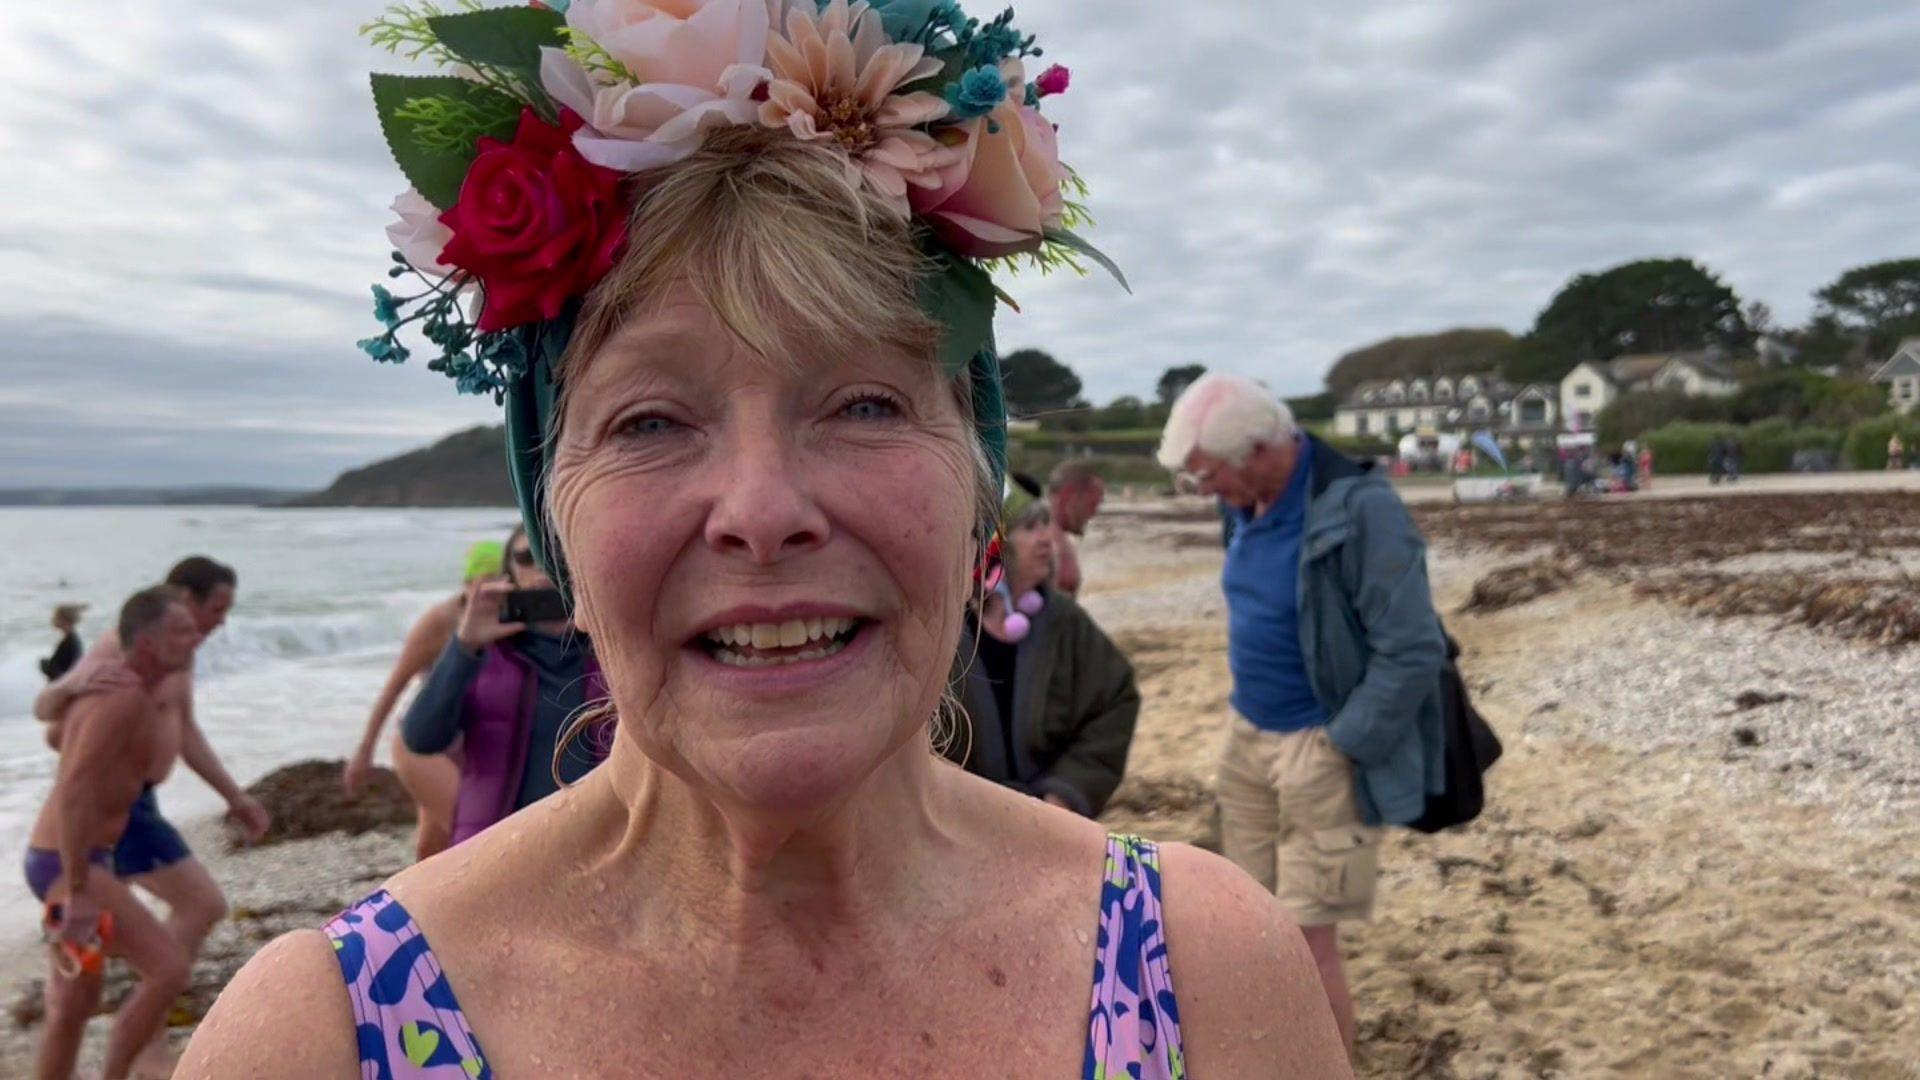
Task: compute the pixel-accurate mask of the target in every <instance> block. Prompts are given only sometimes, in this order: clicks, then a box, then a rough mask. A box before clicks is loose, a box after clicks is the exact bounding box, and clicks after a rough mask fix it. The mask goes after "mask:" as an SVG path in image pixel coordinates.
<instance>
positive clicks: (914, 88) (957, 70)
mask: <svg viewBox="0 0 1920 1080" xmlns="http://www.w3.org/2000/svg"><path fill="white" fill-rule="evenodd" d="M927 55H929V56H931V57H933V58H934V59H935V60H938V61H940V70H939V71H936V72H934V73H933V74H931V75H929V76H927V77H926V78H924V79H916V80H914V81H913V82H910V83H907V84H906V85H905V86H902V87H900V88H899V89H898V90H896V91H894V92H895V93H898V94H911V93H915V92H918V91H925V92H926V93H929V94H936V95H937V94H942V93H945V92H946V89H947V84H948V83H950V82H952V81H954V80H955V79H958V78H959V77H960V76H962V75H964V74H966V71H967V50H965V49H962V48H960V47H959V46H958V45H955V46H953V47H951V48H946V49H941V50H939V51H938V52H933V53H928V54H927Z"/></svg>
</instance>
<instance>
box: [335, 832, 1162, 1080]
mask: <svg viewBox="0 0 1920 1080" xmlns="http://www.w3.org/2000/svg"><path fill="white" fill-rule="evenodd" d="M326 933H327V936H328V937H329V938H331V939H333V949H334V954H335V955H336V956H338V957H339V959H340V973H341V975H342V976H343V977H344V978H345V979H346V982H347V994H348V996H349V997H350V998H352V1000H353V1017H354V1024H355V1026H356V1031H355V1035H356V1037H357V1039H358V1041H359V1045H360V1075H361V1077H362V1078H363V1080H443V1078H444V1080H462V1078H465V1080H481V1078H482V1077H491V1076H493V1070H492V1068H491V1067H490V1066H488V1064H487V1059H486V1055H485V1054H483V1053H481V1050H480V1042H479V1040H477V1039H476V1038H474V1034H473V1029H472V1028H470V1027H468V1026H467V1018H466V1016H465V1015H464V1014H463V1013H462V1012H461V1011H460V1003H459V1002H458V1001H456V1000H454V996H453V987H452V986H451V985H449V984H448V982H447V975H446V972H444V971H442V970H441V968H440V963H439V961H438V960H436V959H435V958H434V955H433V950H432V949H430V948H428V947H427V939H426V938H425V937H423V936H421V934H420V928H419V927H417V926H415V925H414V923H413V917H412V916H410V915H408V914H407V911H406V909H405V908H403V907H401V906H400V903H399V901H397V900H395V899H394V898H393V897H392V896H389V895H388V894H387V892H386V891H385V890H381V891H380V892H376V893H374V894H373V895H372V896H369V897H367V898H366V899H365V900H362V901H360V902H359V903H358V904H355V905H354V906H352V907H351V908H348V909H347V910H346V911H345V912H343V913H341V915H340V916H339V917H338V918H336V919H334V920H333V921H332V922H330V923H328V924H327V927H326ZM1080 1075H1081V1076H1082V1077H1083V1078H1084V1080H1119V1078H1121V1077H1130V1078H1137V1080H1184V1078H1185V1077H1186V1075H1187V1065H1186V1058H1185V1057H1184V1055H1183V1053H1182V1049H1181V1045H1180V1012H1179V1009H1178V1007H1177V1006H1176V1005H1175V1004H1174V1000H1173V977H1172V974H1171V972H1170V970H1169V968H1168V965H1167V939H1166V931H1165V928H1164V927H1163V926H1162V924H1161V921H1160V852H1159V850H1158V849H1157V848H1156V847H1155V846H1154V845H1153V844H1152V843H1151V842H1149V841H1146V840H1141V839H1140V838H1138V837H1132V836H1119V835H1113V836H1109V837H1107V865H1106V874H1105V876H1104V877H1103V878H1102V879H1101V884H1100V936H1099V946H1098V949H1097V951H1096V953H1095V955H1094V963H1093V1006H1092V1009H1091V1010H1090V1012H1089V1014H1088V1017H1087V1046H1086V1054H1085V1057H1084V1059H1083V1063H1082V1065H1081V1068H1080Z"/></svg>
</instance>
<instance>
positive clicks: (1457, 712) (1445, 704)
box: [1407, 634, 1501, 833]
mask: <svg viewBox="0 0 1920 1080" xmlns="http://www.w3.org/2000/svg"><path fill="white" fill-rule="evenodd" d="M1459 656H1460V646H1459V645H1458V644H1456V643H1455V642H1454V640H1453V636H1452V635H1451V634H1449V635H1447V662H1446V665H1445V666H1444V667H1442V668H1441V669H1440V736H1441V738H1442V739H1444V740H1445V742H1446V749H1445V751H1444V753H1443V755H1442V758H1441V769H1442V770H1443V771H1444V773H1445V780H1446V790H1445V791H1444V792H1442V793H1441V794H1439V795H1429V796H1427V810H1426V813H1424V814H1421V815H1420V816H1419V817H1418V818H1415V819H1414V820H1413V821H1410V822H1408V823H1407V828H1409V829H1417V830H1419V831H1420V832H1424V833H1436V832H1439V831H1440V830H1442V829H1450V828H1452V827H1453V826H1455V825H1465V824H1466V823H1467V822H1469V821H1472V820H1473V819H1474V818H1477V817H1479V816H1480V810H1481V808H1482V807H1483V806H1485V805H1486V801H1487V789H1486V787H1485V785H1484V784H1482V783H1481V780H1480V776H1481V774H1482V773H1484V772H1486V771H1487V770H1488V769H1490V768H1492V767H1493V763H1494V762H1496V761H1499V760H1500V749H1501V748H1500V739H1499V737H1498V736H1496V735H1495V734H1494V733H1493V728H1491V727H1488V726H1487V721H1486V719H1485V718H1484V717H1482V716H1481V715H1480V713H1479V712H1478V711H1477V710H1475V709H1474V707H1473V701H1472V699H1471V698H1469V697H1467V684H1466V680H1464V679H1462V678H1461V677H1460V665H1459V664H1458V663H1457V661H1458V658H1459Z"/></svg>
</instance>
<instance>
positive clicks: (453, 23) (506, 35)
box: [427, 6, 566, 87]
mask: <svg viewBox="0 0 1920 1080" xmlns="http://www.w3.org/2000/svg"><path fill="white" fill-rule="evenodd" d="M565 25H566V18H565V16H563V15H561V14H560V13H559V12H557V11H550V10H547V9H544V8H536V7H525V6H523V7H505V8H488V9H486V10H484V11H467V12H461V13H459V14H457V15H436V16H434V17H433V18H431V19H428V20H427V26H428V27H429V28H431V29H432V30H433V36H434V37H436V38H438V39H440V44H442V45H444V46H446V48H447V51H448V52H450V53H452V54H453V55H455V56H457V57H459V58H460V59H462V60H465V61H466V62H467V63H469V64H472V65H474V66H475V67H481V68H494V69H497V70H499V71H502V72H505V73H507V74H509V75H512V76H514V77H515V78H518V79H519V80H520V81H522V82H524V83H526V84H527V85H529V86H536V87H537V86H539V85H540V48H541V46H543V45H544V46H550V47H552V48H555V49H558V48H560V47H562V46H564V45H565V44H566V38H565V36H564V35H563V34H562V33H561V29H562V27H564V26H565Z"/></svg>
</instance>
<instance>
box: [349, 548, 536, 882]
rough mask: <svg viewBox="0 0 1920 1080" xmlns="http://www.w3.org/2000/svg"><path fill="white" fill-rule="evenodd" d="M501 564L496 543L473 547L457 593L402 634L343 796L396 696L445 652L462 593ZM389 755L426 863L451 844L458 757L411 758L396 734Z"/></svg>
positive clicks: (368, 771)
mask: <svg viewBox="0 0 1920 1080" xmlns="http://www.w3.org/2000/svg"><path fill="white" fill-rule="evenodd" d="M506 559H507V549H506V548H505V547H503V546H501V543H500V541H498V540H480V541H477V542H475V543H474V544H473V546H471V547H469V548H468V549H467V556H466V562H465V564H464V566H463V567H462V573H461V577H460V581H461V587H460V591H459V592H457V593H454V594H453V595H452V596H449V597H447V598H446V599H445V600H442V601H440V602H439V603H437V604H435V605H433V606H432V607H430V608H428V609H427V610H426V611H424V612H422V613H421V615H420V617H419V618H418V619H416V620H414V623H413V629H411V630H409V631H407V637H406V640H405V641H403V642H402V643H401V645H400V657H399V659H397V660H396V661H394V665H393V671H392V672H391V673H390V674H389V675H388V676H387V681H386V685H384V686H382V687H381V688H380V696H379V697H378V698H376V699H375V700H374V703H373V709H372V711H371V712H369V713H368V715H367V723H366V728H365V730H364V731H363V732H362V733H361V736H360V743H359V745H358V746H357V747H356V748H355V749H354V752H353V756H352V757H350V758H348V759H347V763H346V766H345V767H344V768H342V769H341V772H340V782H341V785H342V786H343V787H345V788H346V790H347V794H349V795H351V794H353V793H354V792H355V791H357V790H359V788H360V785H362V784H364V783H366V781H367V778H368V777H369V776H371V775H372V774H373V754H374V749H375V748H376V747H378V746H379V744H380V730H381V729H382V728H384V727H386V724H387V717H388V716H390V715H391V714H392V713H393V709H394V706H396V705H398V704H399V703H400V696H401V695H402V694H404V693H406V691H407V687H409V686H411V685H412V684H413V682H414V680H416V679H419V678H422V677H424V676H425V675H426V673H427V672H428V671H430V670H432V668H433V664H434V661H436V660H438V659H439V657H440V654H441V653H442V652H443V651H445V650H446V647H447V642H449V641H452V640H453V632H454V630H455V629H457V628H458V627H459V625H460V613H461V612H463V611H465V610H466V608H467V591H468V590H469V589H471V588H472V587H473V585H474V583H475V582H477V581H480V580H481V579H483V578H497V577H499V576H500V575H501V574H502V573H503V572H504V571H503V567H502V564H503V563H505V562H506ZM391 752H392V754H393V774H394V775H395V776H397V777H399V778H400V786H401V787H403V788H405V789H406V791H407V794H408V795H409V796H411V797H412V798H413V805H414V807H415V808H416V809H417V810H418V812H419V826H418V828H417V829H416V830H415V832H414V840H413V851H414V857H415V858H419V859H430V858H432V857H433V856H435V855H438V854H439V853H440V852H442V851H445V850H446V848H447V845H448V844H449V843H451V842H452V839H453V800H454V797H455V796H456V795H457V794H458V793H459V791H460V762H459V760H458V754H457V753H456V752H455V751H452V750H449V751H448V752H446V753H440V754H416V753H414V752H412V751H411V750H408V749H407V744H406V740H405V739H404V738H403V737H402V736H401V735H400V733H399V732H397V731H396V732H395V733H394V736H393V745H392V747H391Z"/></svg>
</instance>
